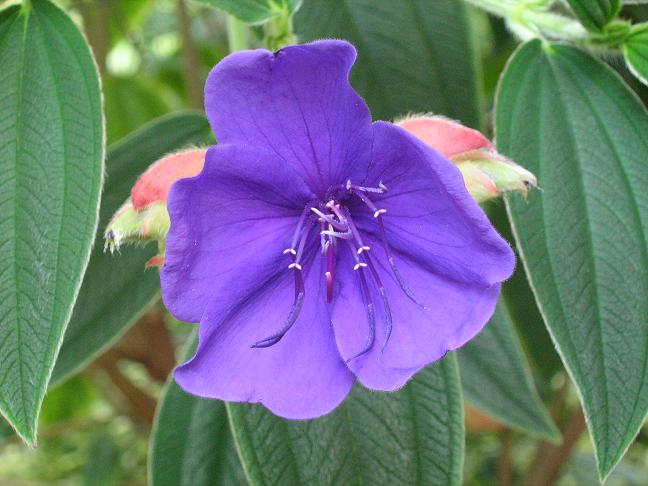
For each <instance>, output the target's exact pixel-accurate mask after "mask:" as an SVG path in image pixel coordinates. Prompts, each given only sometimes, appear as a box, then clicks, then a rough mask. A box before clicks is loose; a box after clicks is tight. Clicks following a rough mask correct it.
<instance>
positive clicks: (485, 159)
mask: <svg viewBox="0 0 648 486" xmlns="http://www.w3.org/2000/svg"><path fill="white" fill-rule="evenodd" d="M396 124H397V125H398V126H400V127H401V128H403V129H405V130H407V131H408V132H410V133H411V134H412V135H414V136H415V137H417V138H419V139H420V140H422V141H423V142H425V143H426V144H427V145H429V146H430V147H432V148H433V149H435V150H437V151H438V152H440V153H442V154H443V155H445V156H446V157H448V158H449V159H450V160H451V161H452V162H454V163H455V165H456V166H457V167H458V168H459V170H460V171H461V174H462V175H463V178H464V183H465V184H466V189H467V190H468V192H469V193H470V195H471V196H473V197H474V198H475V200H476V201H477V202H479V203H481V202H484V201H487V200H489V199H492V198H495V197H498V196H500V195H501V194H502V193H504V192H510V191H518V192H521V193H522V194H524V195H525V196H526V194H527V191H528V188H529V187H535V186H536V178H535V176H534V175H533V174H532V173H531V172H529V171H528V170H526V169H524V168H523V167H521V166H519V165H517V164H516V163H514V162H513V161H511V160H509V159H507V158H506V157H504V156H503V155H500V154H499V153H497V151H496V150H495V147H494V146H493V144H492V143H491V142H490V140H488V139H487V138H486V137H485V136H484V135H482V134H481V133H480V132H478V131H477V130H473V129H472V128H468V127H464V126H463V125H461V124H460V123H457V122H455V121H452V120H449V119H447V118H445V117H441V116H413V117H409V118H406V119H404V120H401V121H398V122H396Z"/></svg>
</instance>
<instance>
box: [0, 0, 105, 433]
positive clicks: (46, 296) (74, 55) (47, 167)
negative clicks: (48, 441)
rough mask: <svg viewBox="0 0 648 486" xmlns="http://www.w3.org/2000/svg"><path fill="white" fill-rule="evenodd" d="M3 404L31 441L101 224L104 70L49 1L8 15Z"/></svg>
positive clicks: (3, 34) (3, 99)
mask: <svg viewBox="0 0 648 486" xmlns="http://www.w3.org/2000/svg"><path fill="white" fill-rule="evenodd" d="M0 66H2V74H1V75H0V93H2V94H1V95H0V194H1V195H2V196H1V197H0V255H1V256H0V259H1V264H0V275H1V281H2V286H0V316H2V317H1V318H2V324H1V325H0V369H1V370H2V373H1V374H0V412H2V414H3V415H4V416H5V417H6V418H7V419H8V420H9V422H10V423H11V424H12V425H13V426H14V427H15V428H16V430H17V432H18V434H19V435H20V436H21V437H22V438H23V439H24V440H25V441H26V442H28V443H30V444H34V443H35V441H36V424H37V420H38V414H39V411H40V407H41V404H42V401H43V397H44V395H45V390H46V389H47V384H48V382H49V378H50V374H51V372H52V368H53V367H54V361H55V359H56V355H57V354H58V351H59V348H60V346H61V341H62V339H63V333H64V331H65V327H66V325H67V323H68V320H69V319H70V315H71V312H72V307H73V305H74V301H75V299H76V297H77V294H78V291H79V287H80V285H81V279H82V278H83V274H84V272H85V269H86V266H87V264H88V258H89V256H90V248H91V246H92V242H93V238H94V232H95V229H96V227H97V211H98V207H99V196H100V190H101V180H102V174H103V159H104V127H103V119H102V113H101V92H100V86H99V76H98V73H97V70H96V67H95V64H94V61H93V59H92V55H91V53H90V49H89V48H88V45H87V44H86V42H85V39H84V38H83V36H82V35H81V33H80V32H79V30H78V29H77V27H76V26H75V24H74V22H72V20H71V19H70V18H69V17H68V16H67V15H66V14H65V13H64V12H62V11H61V10H60V9H59V8H58V7H56V6H54V5H53V4H52V3H50V2H49V1H47V0H32V2H31V3H26V4H25V6H24V7H23V8H22V10H21V8H20V7H17V6H14V7H10V8H8V9H6V10H4V11H3V12H0Z"/></svg>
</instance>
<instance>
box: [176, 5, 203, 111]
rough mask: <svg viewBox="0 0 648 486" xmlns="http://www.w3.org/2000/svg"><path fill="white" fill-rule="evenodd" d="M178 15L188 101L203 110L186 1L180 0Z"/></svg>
mask: <svg viewBox="0 0 648 486" xmlns="http://www.w3.org/2000/svg"><path fill="white" fill-rule="evenodd" d="M177 13H178V22H179V24H180V36H181V38H182V77H183V78H184V85H185V91H186V94H187V99H188V100H189V103H190V104H191V106H193V107H194V108H201V107H202V105H203V99H202V92H203V89H202V83H201V82H200V77H199V75H198V50H197V49H196V44H195V43H194V40H193V38H192V37H191V19H190V18H189V12H188V11H187V4H186V3H185V0H178V5H177Z"/></svg>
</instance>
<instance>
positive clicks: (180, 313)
mask: <svg viewBox="0 0 648 486" xmlns="http://www.w3.org/2000/svg"><path fill="white" fill-rule="evenodd" d="M312 197H313V196H312V194H311V193H310V191H309V190H308V188H307V187H306V185H305V184H304V182H303V180H302V179H301V178H300V177H299V175H298V174H297V173H296V172H295V171H294V170H293V169H292V167H291V166H288V165H286V164H285V163H284V162H283V161H282V160H281V159H279V158H277V157H276V156H275V155H274V154H272V153H269V152H267V151H265V150H263V149H258V148H250V147H242V146H232V145H219V146H216V147H211V148H210V149H209V150H208V151H207V155H206V160H205V167H204V169H203V171H202V172H201V173H200V174H199V175H198V176H196V177H193V178H189V179H181V180H179V181H177V182H176V183H175V184H174V185H173V186H172V188H171V191H170V193H169V199H168V209H169V216H170V218H171V229H170V231H169V234H168V236H167V242H166V256H165V263H164V266H163V267H162V270H161V274H160V278H161V285H162V297H163V299H164V303H165V304H166V306H167V308H168V309H169V310H170V311H171V312H172V313H173V315H174V316H175V317H177V318H178V319H180V320H183V321H187V322H198V321H199V320H200V318H201V317H202V315H203V312H204V311H205V308H206V306H207V304H208V303H209V302H210V297H211V296H212V295H218V298H219V300H221V301H223V302H224V304H223V305H227V303H228V302H230V301H232V302H235V301H236V299H239V298H240V297H241V296H245V295H246V294H247V293H250V292H251V291H253V290H254V289H255V288H256V286H258V285H259V282H262V281H264V280H265V279H266V278H267V277H268V276H269V275H275V274H277V273H279V272H281V271H284V270H285V268H286V266H287V264H288V263H289V260H287V258H286V256H285V255H283V254H282V252H283V250H284V249H285V248H287V247H288V246H289V245H290V241H291V236H292V233H293V231H294V230H295V226H296V225H297V221H298V219H299V216H300V214H301V212H302V210H303V208H304V204H305V203H306V202H308V201H309V200H310V199H311V198H312Z"/></svg>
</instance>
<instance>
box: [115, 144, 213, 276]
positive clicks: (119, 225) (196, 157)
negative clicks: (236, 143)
mask: <svg viewBox="0 0 648 486" xmlns="http://www.w3.org/2000/svg"><path fill="white" fill-rule="evenodd" d="M205 152H206V149H191V150H184V151H182V152H177V153H174V154H171V155H167V156H166V157H163V158H162V159H160V160H158V161H157V162H155V163H154V164H152V165H151V166H150V167H149V168H148V169H147V170H146V172H144V173H143V174H142V175H141V176H140V177H139V179H137V182H136V183H135V185H134V186H133V189H132V190H131V197H129V198H128V199H127V200H126V202H125V203H124V204H123V205H122V206H121V207H120V208H119V209H118V210H117V212H116V213H115V214H114V216H113V217H112V219H111V220H110V222H109V223H108V226H107V227H106V231H105V232H104V239H105V241H106V244H105V247H106V248H109V249H110V251H111V252H114V251H115V250H119V247H120V246H121V245H122V244H145V243H148V242H150V241H155V242H157V245H158V253H157V255H156V256H154V257H153V258H151V259H150V260H149V261H148V262H147V263H146V266H147V267H150V266H161V265H162V264H163V263H164V244H165V241H166V235H167V233H168V231H169V226H170V221H169V213H168V211H167V207H166V200H167V196H168V195H169V189H171V186H172V185H173V183H174V182H175V181H177V180H178V179H184V178H186V177H193V176H195V175H198V173H199V172H200V171H201V170H202V167H203V164H204V163H205Z"/></svg>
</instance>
